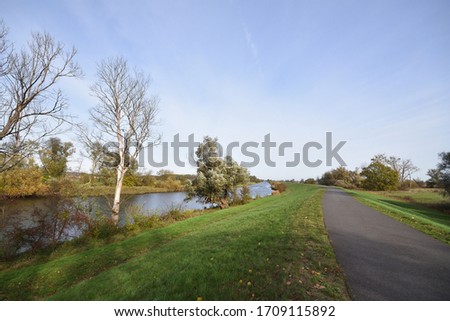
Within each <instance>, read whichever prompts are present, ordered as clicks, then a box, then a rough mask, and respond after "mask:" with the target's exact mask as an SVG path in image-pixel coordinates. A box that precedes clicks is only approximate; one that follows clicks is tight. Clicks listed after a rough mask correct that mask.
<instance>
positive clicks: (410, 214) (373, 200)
mask: <svg viewBox="0 0 450 321" xmlns="http://www.w3.org/2000/svg"><path fill="white" fill-rule="evenodd" d="M347 192H348V193H349V194H350V195H352V196H353V197H354V198H356V199H357V200H358V201H360V202H361V203H363V204H365V205H367V206H370V207H372V208H374V209H375V210H377V211H379V212H381V213H384V214H386V215H388V216H390V217H392V218H394V219H396V220H397V221H400V222H403V223H405V224H407V225H409V226H411V227H413V228H415V229H417V230H419V231H422V232H424V233H426V234H429V235H431V236H432V237H434V238H436V239H438V240H440V241H442V242H445V243H448V244H450V215H449V214H447V213H444V212H441V211H438V210H435V209H432V208H429V207H426V206H424V205H421V204H418V203H416V201H414V202H411V201H407V200H402V199H399V198H398V195H394V197H396V198H391V197H387V196H383V195H380V194H377V193H371V192H362V191H349V190H347ZM416 198H417V196H416ZM427 198H429V197H427ZM418 199H420V198H418Z"/></svg>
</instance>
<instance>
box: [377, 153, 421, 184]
mask: <svg viewBox="0 0 450 321" xmlns="http://www.w3.org/2000/svg"><path fill="white" fill-rule="evenodd" d="M372 161H378V162H380V163H382V164H384V165H387V166H389V167H391V168H392V169H393V170H395V171H396V172H397V174H398V180H399V183H400V185H402V184H404V183H405V182H406V181H407V180H412V175H413V174H414V173H416V172H417V171H419V168H418V167H417V166H415V165H414V164H413V162H412V161H411V160H410V159H402V158H400V157H396V156H389V157H388V156H386V155H385V154H378V155H375V156H374V157H373V158H372Z"/></svg>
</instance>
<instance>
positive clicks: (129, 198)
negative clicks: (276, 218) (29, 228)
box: [0, 182, 272, 236]
mask: <svg viewBox="0 0 450 321" xmlns="http://www.w3.org/2000/svg"><path fill="white" fill-rule="evenodd" d="M249 189H250V195H251V196H252V198H255V197H265V196H269V195H271V193H272V190H271V186H270V184H269V183H268V182H261V183H258V184H253V185H250V186H249ZM185 198H186V193H184V192H171V193H148V194H140V195H123V196H122V204H121V212H120V223H121V224H124V223H125V221H126V217H127V214H130V213H131V212H133V211H134V212H136V210H137V211H139V212H140V213H141V214H144V215H160V214H162V213H164V212H167V211H168V210H169V209H171V208H181V209H183V210H198V209H203V208H205V207H209V206H210V205H208V204H202V203H200V202H198V199H192V200H190V201H185ZM78 203H81V204H82V205H83V206H84V207H89V208H90V210H91V212H92V213H94V212H98V213H103V215H105V214H107V215H109V213H110V211H111V207H110V203H111V199H108V198H107V197H103V196H98V197H89V198H87V199H85V200H78ZM35 209H41V210H42V211H49V210H51V211H52V210H56V209H55V208H54V204H52V203H51V200H49V199H47V198H32V199H20V200H14V201H7V202H0V236H1V234H2V233H1V230H5V229H7V228H8V227H10V226H11V225H12V224H13V222H21V224H22V225H23V224H24V222H27V221H29V222H31V220H32V213H33V211H34V210H35ZM11 218H14V219H13V220H11Z"/></svg>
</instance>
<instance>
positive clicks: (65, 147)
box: [39, 137, 75, 178]
mask: <svg viewBox="0 0 450 321" xmlns="http://www.w3.org/2000/svg"><path fill="white" fill-rule="evenodd" d="M74 152H75V148H74V147H73V144H72V143H71V142H65V143H63V142H62V141H61V139H59V138H57V137H52V138H50V139H49V140H47V141H46V142H45V144H44V148H42V149H41V150H40V152H39V156H40V159H41V162H42V166H43V168H44V173H45V175H46V176H48V177H54V178H56V177H61V176H63V175H64V174H65V173H66V171H67V160H68V158H69V157H70V156H71V155H72V154H73V153H74Z"/></svg>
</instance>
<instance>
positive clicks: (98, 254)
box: [0, 184, 349, 300]
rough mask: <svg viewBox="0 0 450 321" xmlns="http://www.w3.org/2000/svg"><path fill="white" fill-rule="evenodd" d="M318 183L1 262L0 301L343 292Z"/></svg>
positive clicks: (292, 296)
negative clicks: (93, 243) (99, 241)
mask: <svg viewBox="0 0 450 321" xmlns="http://www.w3.org/2000/svg"><path fill="white" fill-rule="evenodd" d="M322 194H323V189H321V188H320V187H317V186H312V185H299V184H290V185H289V188H288V190H287V191H286V192H284V193H282V194H281V195H277V196H272V197H267V198H263V199H259V200H255V201H252V202H251V203H249V204H246V205H243V206H237V207H232V208H229V209H226V210H218V211H212V212H207V213H206V214H204V215H201V216H197V217H194V218H190V219H187V220H185V221H181V222H178V223H175V224H172V225H170V226H167V227H163V228H159V229H154V230H149V231H146V232H142V233H140V234H138V235H136V236H133V237H129V238H127V239H125V240H122V241H119V242H115V243H111V244H107V245H101V246H97V247H92V248H87V249H83V250H79V251H77V252H76V253H70V251H67V253H64V251H60V252H58V253H57V254H54V255H51V256H49V257H48V258H46V259H41V260H40V261H38V263H37V262H36V260H32V261H30V262H31V263H27V262H26V261H24V260H20V261H18V262H16V263H14V262H13V263H9V264H6V265H3V268H2V270H1V271H0V291H1V292H0V299H3V300H5V299H6V300H45V299H50V300H196V299H197V298H198V297H202V298H203V299H204V300H344V299H349V297H348V294H347V291H346V288H345V284H344V278H343V274H342V272H341V270H340V269H339V267H338V266H337V263H336V260H335V256H334V253H333V250H332V248H331V245H330V243H329V241H328V236H327V233H326V231H325V227H324V223H323V216H322V209H321V199H322Z"/></svg>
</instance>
